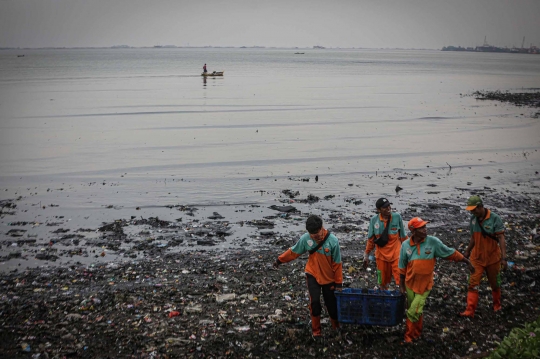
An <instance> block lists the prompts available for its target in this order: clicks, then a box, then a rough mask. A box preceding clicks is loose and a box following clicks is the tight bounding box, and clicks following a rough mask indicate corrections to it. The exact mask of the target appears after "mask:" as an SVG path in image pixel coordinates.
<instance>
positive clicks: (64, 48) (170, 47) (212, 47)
mask: <svg viewBox="0 0 540 359" xmlns="http://www.w3.org/2000/svg"><path fill="white" fill-rule="evenodd" d="M92 49H95V50H98V49H99V50H102V49H111V50H127V49H160V50H161V49H266V50H268V49H270V50H408V51H410V50H416V51H440V50H439V49H429V48H419V49H418V48H390V47H384V48H383V47H266V46H140V47H137V46H108V47H107V46H103V47H0V51H2V50H92Z"/></svg>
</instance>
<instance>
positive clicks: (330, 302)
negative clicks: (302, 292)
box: [306, 274, 337, 319]
mask: <svg viewBox="0 0 540 359" xmlns="http://www.w3.org/2000/svg"><path fill="white" fill-rule="evenodd" d="M306 283H307V287H308V292H309V300H310V305H309V309H310V310H311V316H312V317H318V316H320V315H321V310H322V307H321V291H322V295H323V298H324V304H325V305H326V310H327V311H328V315H329V316H330V318H332V319H337V301H336V297H335V296H334V288H335V286H336V284H335V283H329V284H324V285H320V284H319V283H317V280H316V279H315V277H314V276H312V275H311V274H306Z"/></svg>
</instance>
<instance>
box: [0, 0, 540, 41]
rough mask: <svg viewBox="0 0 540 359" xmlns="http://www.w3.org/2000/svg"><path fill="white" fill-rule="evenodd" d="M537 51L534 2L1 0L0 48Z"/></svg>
mask: <svg viewBox="0 0 540 359" xmlns="http://www.w3.org/2000/svg"><path fill="white" fill-rule="evenodd" d="M484 36H487V40H488V42H489V43H490V44H491V45H497V46H508V47H511V46H514V45H515V46H521V42H522V39H523V36H525V37H526V39H525V44H526V46H528V45H529V44H531V43H532V44H533V45H536V46H540V0H331V1H326V0H309V1H308V0H267V1H263V0H227V1H225V0H189V1H188V0H0V47H62V46H65V47H76V46H81V47H82V46H89V47H90V46H113V45H130V46H154V45H177V46H186V45H188V44H189V45H190V46H207V45H210V46H255V45H259V46H268V47H269V46H276V47H294V46H298V47H311V46H314V45H320V46H326V47H372V48H378V47H390V48H396V47H401V48H441V47H442V46H445V45H461V46H476V45H482V43H483V41H484Z"/></svg>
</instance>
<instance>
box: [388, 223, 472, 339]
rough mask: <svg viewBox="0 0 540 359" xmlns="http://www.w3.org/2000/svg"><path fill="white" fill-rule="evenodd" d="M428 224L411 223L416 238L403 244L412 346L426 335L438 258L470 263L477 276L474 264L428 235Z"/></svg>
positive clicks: (401, 282) (408, 331)
mask: <svg viewBox="0 0 540 359" xmlns="http://www.w3.org/2000/svg"><path fill="white" fill-rule="evenodd" d="M427 223H428V221H424V220H423V219H422V218H420V217H415V218H413V219H411V220H410V221H409V224H408V227H409V230H410V231H411V233H412V235H411V238H410V239H407V240H406V241H405V242H403V244H402V245H401V250H400V253H399V276H400V280H399V290H400V292H401V293H402V294H404V295H406V296H407V311H406V315H407V321H406V330H405V342H406V343H412V342H413V340H416V339H418V338H420V335H421V334H422V322H423V320H422V319H423V312H424V305H425V304H426V299H427V297H428V295H429V293H430V292H431V288H433V272H434V270H435V263H436V261H437V258H444V259H446V260H451V261H454V262H464V263H466V264H467V266H468V267H469V271H470V272H471V277H472V276H473V275H474V272H475V268H474V267H473V265H472V263H471V262H470V261H469V260H468V259H467V258H466V257H464V256H463V255H462V254H461V253H459V252H458V251H457V250H455V249H454V248H449V247H447V246H446V245H445V244H444V243H443V242H442V241H441V240H440V239H439V238H437V237H433V236H428V235H427V228H426V224H427Z"/></svg>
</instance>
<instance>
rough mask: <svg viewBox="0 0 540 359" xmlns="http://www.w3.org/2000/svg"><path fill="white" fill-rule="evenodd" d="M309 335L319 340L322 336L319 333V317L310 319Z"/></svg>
mask: <svg viewBox="0 0 540 359" xmlns="http://www.w3.org/2000/svg"><path fill="white" fill-rule="evenodd" d="M311 334H312V335H313V337H314V338H315V337H318V338H320V337H321V336H322V333H321V316H318V317H311Z"/></svg>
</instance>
